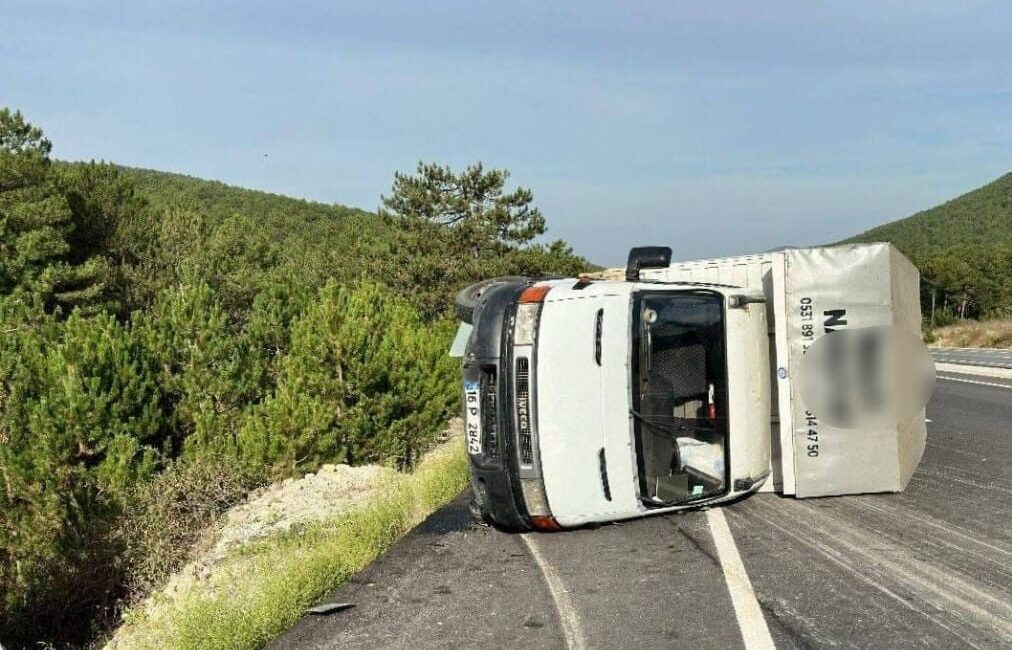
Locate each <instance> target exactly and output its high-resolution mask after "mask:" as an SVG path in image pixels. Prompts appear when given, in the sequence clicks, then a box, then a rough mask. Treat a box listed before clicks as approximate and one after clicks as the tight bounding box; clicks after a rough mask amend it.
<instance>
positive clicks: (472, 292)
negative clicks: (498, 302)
mask: <svg viewBox="0 0 1012 650" xmlns="http://www.w3.org/2000/svg"><path fill="white" fill-rule="evenodd" d="M526 280H527V278H525V277H524V276H522V275H506V276H503V277H501V278H491V279H488V280H482V281H481V282H475V283H474V284H471V285H468V286H466V287H464V288H463V289H461V290H460V293H458V294H457V316H458V317H459V318H460V320H462V321H464V322H465V323H467V324H468V325H474V308H475V307H477V306H478V301H479V300H481V297H482V295H483V294H484V293H485V292H486V291H488V290H489V289H491V288H492V287H498V286H500V285H503V284H509V283H511V282H524V281H526Z"/></svg>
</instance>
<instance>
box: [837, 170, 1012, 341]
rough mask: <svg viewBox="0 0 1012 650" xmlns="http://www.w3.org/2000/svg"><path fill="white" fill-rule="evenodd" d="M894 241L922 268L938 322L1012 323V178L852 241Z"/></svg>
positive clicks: (928, 300) (927, 311) (926, 306)
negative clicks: (1000, 320)
mask: <svg viewBox="0 0 1012 650" xmlns="http://www.w3.org/2000/svg"><path fill="white" fill-rule="evenodd" d="M872 241H888V242H892V243H893V244H895V245H896V247H897V248H899V249H900V250H901V251H903V253H904V254H906V255H907V256H908V257H909V258H910V259H911V260H912V261H913V262H914V264H916V265H917V266H918V268H920V270H921V276H922V279H923V280H924V282H923V284H924V290H925V292H924V294H925V295H924V296H923V298H924V305H923V306H924V312H925V316H928V315H929V314H930V312H931V305H932V300H933V301H934V305H935V309H934V311H935V320H936V321H945V320H951V319H952V318H956V317H960V316H965V317H997V318H1012V173H1009V174H1005V175H1004V176H1002V177H1001V178H999V179H998V180H996V181H994V182H991V183H988V184H987V185H984V186H983V187H980V188H978V189H976V190H973V191H972V192H968V193H966V194H964V195H962V196H960V197H957V198H955V199H952V200H951V201H946V202H945V203H943V204H941V205H939V206H936V207H934V208H931V209H928V210H924V211H923V212H918V213H917V214H914V215H912V216H909V217H907V218H906V219H900V220H899V221H893V222H891V223H887V224H885V225H882V226H878V227H877V228H872V229H871V230H868V231H866V232H863V233H861V234H860V235H857V236H856V237H852V238H850V239H848V240H845V242H841V243H850V242H872Z"/></svg>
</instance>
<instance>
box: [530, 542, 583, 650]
mask: <svg viewBox="0 0 1012 650" xmlns="http://www.w3.org/2000/svg"><path fill="white" fill-rule="evenodd" d="M520 539H522V540H523V541H524V544H525V545H526V546H527V550H528V551H530V552H531V557H533V558H534V563H535V564H537V565H538V568H539V569H541V575H542V576H544V578H545V583H546V584H547V585H548V592H549V593H551V594H552V602H553V603H555V610H556V611H557V612H558V613H559V621H560V622H561V623H562V636H563V637H564V638H565V640H566V647H567V648H569V650H584V648H586V647H587V646H586V644H585V643H584V641H583V632H582V631H581V630H580V619H579V618H577V616H576V608H575V607H573V602H572V601H571V600H569V592H567V591H566V589H565V587H564V586H563V585H562V580H561V579H559V574H558V573H556V572H555V569H553V568H552V567H551V565H549V564H548V562H546V561H545V558H544V557H543V556H542V555H541V551H540V550H538V546H537V544H535V543H534V539H533V538H532V537H531V536H530V535H529V534H527V533H524V534H522V535H520Z"/></svg>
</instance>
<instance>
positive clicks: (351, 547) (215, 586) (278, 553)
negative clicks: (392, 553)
mask: <svg viewBox="0 0 1012 650" xmlns="http://www.w3.org/2000/svg"><path fill="white" fill-rule="evenodd" d="M466 485H467V458H466V455H465V454H464V450H463V444H462V440H461V439H460V438H455V439H454V440H451V441H450V442H448V443H445V444H444V445H442V446H440V447H438V448H437V449H435V450H434V451H433V452H431V453H430V454H428V455H427V456H426V457H425V458H424V459H423V460H422V462H421V463H419V464H418V466H417V467H416V469H415V471H414V472H412V473H410V474H398V475H396V476H394V477H393V478H391V479H390V481H389V484H388V485H385V486H384V488H383V489H381V490H379V491H378V494H380V495H381V496H379V497H377V498H375V499H373V500H372V501H371V502H370V503H368V504H365V505H363V506H360V507H358V508H355V509H353V510H351V511H349V512H347V513H344V514H343V515H341V516H340V517H338V518H337V519H335V520H333V521H330V522H325V523H322V524H318V525H314V526H312V527H310V528H308V529H304V530H302V531H299V532H297V533H291V534H287V535H281V536H277V537H273V538H268V539H266V540H263V541H261V542H259V543H257V544H254V545H252V546H250V547H248V548H246V549H244V550H243V551H242V552H240V553H237V554H235V555H234V556H230V557H229V558H228V559H226V561H225V562H224V563H223V564H222V565H220V566H219V567H218V568H217V569H215V571H214V573H213V574H212V575H211V576H209V577H208V578H207V579H205V580H203V581H200V582H198V583H195V584H194V585H193V586H192V587H190V588H188V589H186V590H185V591H183V592H182V593H176V594H172V595H171V596H165V595H163V600H162V601H161V602H159V601H158V600H157V599H156V600H155V601H154V602H152V603H149V607H147V608H145V610H144V611H141V612H137V613H135V614H133V615H132V616H129V617H128V620H127V622H126V624H125V625H124V627H123V628H122V629H121V630H120V632H119V633H118V634H117V635H116V638H115V639H114V640H113V642H112V643H111V644H110V646H109V647H111V648H117V649H125V648H130V649H133V648H137V649H147V648H151V649H153V650H154V649H158V650H166V649H169V648H171V649H176V648H179V649H181V650H186V649H189V648H194V649H198V648H199V649H200V650H214V649H215V648H222V649H225V648H227V649H229V650H242V649H252V648H261V647H263V646H264V645H265V644H267V643H268V642H270V641H271V640H272V639H274V638H275V637H277V636H278V635H279V634H281V633H282V632H284V631H285V630H287V629H289V628H290V627H292V626H293V625H294V624H295V623H296V621H298V620H299V618H300V617H301V616H302V612H303V610H304V609H305V608H306V607H309V606H311V605H312V604H314V603H315V602H316V601H317V600H318V599H319V598H320V597H321V596H323V595H324V594H326V593H327V592H329V591H331V590H333V589H335V588H336V587H338V586H340V585H341V584H342V583H343V582H344V581H345V580H346V579H348V578H349V577H350V576H352V575H354V574H355V573H357V572H358V571H360V570H362V569H363V568H364V567H365V566H366V565H368V564H369V563H370V562H372V561H373V560H374V559H375V558H376V557H378V556H379V555H380V554H382V553H383V552H384V551H385V550H387V549H388V548H390V546H391V545H393V544H394V542H396V541H397V540H398V539H399V538H400V537H402V536H403V535H404V534H405V533H407V532H408V531H410V530H411V529H412V528H414V527H415V526H416V525H417V524H418V523H420V522H421V521H422V520H423V519H424V518H425V517H426V516H427V515H429V514H430V513H431V512H432V511H433V510H435V509H436V508H438V507H439V506H441V505H443V504H445V503H447V502H448V501H450V500H451V499H452V498H453V497H455V496H456V495H457V494H459V493H460V491H461V490H463V489H464V487H465V486H466Z"/></svg>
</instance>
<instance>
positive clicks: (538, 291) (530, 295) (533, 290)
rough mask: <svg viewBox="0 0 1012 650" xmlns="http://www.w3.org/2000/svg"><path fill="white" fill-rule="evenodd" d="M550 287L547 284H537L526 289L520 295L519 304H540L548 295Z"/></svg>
mask: <svg viewBox="0 0 1012 650" xmlns="http://www.w3.org/2000/svg"><path fill="white" fill-rule="evenodd" d="M551 288H552V286H551V285H549V284H539V285H535V286H533V287H527V288H526V289H524V290H523V293H521V294H520V302H527V303H530V302H542V301H543V300H544V299H545V295H547V294H548V292H549V290H551Z"/></svg>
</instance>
